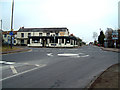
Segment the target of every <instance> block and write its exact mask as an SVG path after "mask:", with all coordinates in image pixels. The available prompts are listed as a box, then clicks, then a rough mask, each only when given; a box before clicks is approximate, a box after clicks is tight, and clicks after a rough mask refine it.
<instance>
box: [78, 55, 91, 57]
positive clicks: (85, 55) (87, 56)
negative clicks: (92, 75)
mask: <svg viewBox="0 0 120 90" xmlns="http://www.w3.org/2000/svg"><path fill="white" fill-rule="evenodd" d="M88 56H90V55H84V56H80V57H88Z"/></svg>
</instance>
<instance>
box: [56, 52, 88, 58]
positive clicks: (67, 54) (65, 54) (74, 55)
mask: <svg viewBox="0 0 120 90" xmlns="http://www.w3.org/2000/svg"><path fill="white" fill-rule="evenodd" d="M79 54H83V53H78V54H72V53H63V54H58V56H67V57H78V58H79V57H88V56H89V55H83V56H80V55H79Z"/></svg>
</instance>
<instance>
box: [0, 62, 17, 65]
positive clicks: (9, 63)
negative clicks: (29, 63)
mask: <svg viewBox="0 0 120 90" xmlns="http://www.w3.org/2000/svg"><path fill="white" fill-rule="evenodd" d="M0 64H8V65H11V64H15V62H6V61H0Z"/></svg>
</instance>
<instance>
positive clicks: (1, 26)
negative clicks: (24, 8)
mask: <svg viewBox="0 0 120 90" xmlns="http://www.w3.org/2000/svg"><path fill="white" fill-rule="evenodd" d="M0 21H1V30H2V19H1V20H0Z"/></svg>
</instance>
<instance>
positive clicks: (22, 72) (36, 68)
mask: <svg viewBox="0 0 120 90" xmlns="http://www.w3.org/2000/svg"><path fill="white" fill-rule="evenodd" d="M45 66H46V64H43V65H40V66H39V67H36V68H33V69H30V70H26V71H24V72H21V73H17V74H14V75H12V76H9V77H6V78H3V79H0V81H3V80H6V79H9V78H12V77H15V76H19V75H22V74H25V73H28V72H31V71H34V70H36V69H39V68H42V67H45Z"/></svg>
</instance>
